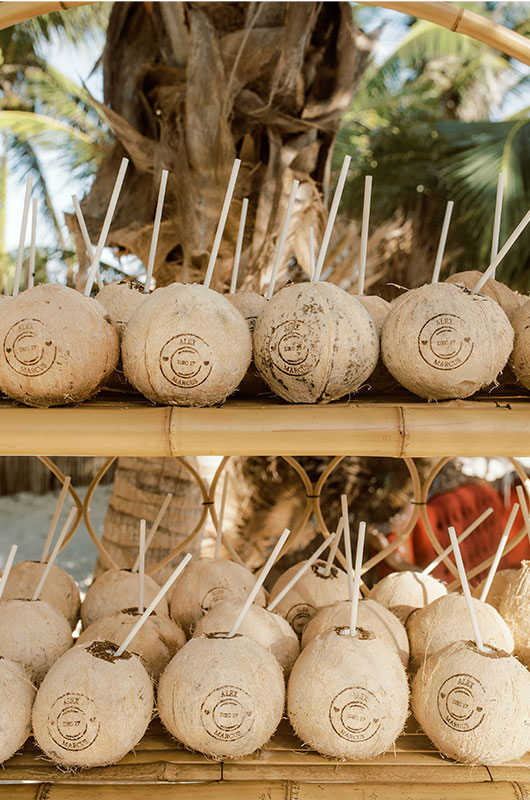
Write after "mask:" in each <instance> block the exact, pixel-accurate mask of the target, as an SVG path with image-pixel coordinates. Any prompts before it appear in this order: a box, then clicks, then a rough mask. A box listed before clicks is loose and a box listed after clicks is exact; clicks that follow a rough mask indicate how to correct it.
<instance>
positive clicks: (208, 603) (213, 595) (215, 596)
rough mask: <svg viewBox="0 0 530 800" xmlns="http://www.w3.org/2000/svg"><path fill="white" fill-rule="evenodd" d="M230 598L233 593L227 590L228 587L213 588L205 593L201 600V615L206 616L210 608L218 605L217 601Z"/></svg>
mask: <svg viewBox="0 0 530 800" xmlns="http://www.w3.org/2000/svg"><path fill="white" fill-rule="evenodd" d="M232 596H233V592H232V591H231V590H230V589H229V588H228V586H213V587H212V588H211V589H209V590H208V591H207V592H206V594H205V595H204V597H203V598H202V600H201V611H202V613H203V614H207V613H208V611H209V610H210V609H211V608H212V606H214V605H215V604H216V603H218V602H219V600H228V599H230V598H231V597H232Z"/></svg>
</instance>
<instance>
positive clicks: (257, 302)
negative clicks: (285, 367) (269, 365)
mask: <svg viewBox="0 0 530 800" xmlns="http://www.w3.org/2000/svg"><path fill="white" fill-rule="evenodd" d="M225 297H226V299H227V300H229V301H230V302H231V303H232V305H233V306H234V307H235V308H237V310H238V311H239V313H240V314H242V315H243V317H244V318H245V319H246V321H247V325H248V329H249V331H250V335H251V337H252V336H253V334H254V327H255V325H256V320H257V318H258V317H259V315H260V314H261V312H262V311H263V309H264V308H265V306H266V305H267V300H266V299H265V298H264V297H263V295H261V294H258V293H257V292H235V293H234V294H227V295H225ZM268 391H269V387H268V386H267V384H266V383H265V381H264V380H263V379H262V378H261V377H260V374H259V372H258V370H257V369H256V366H255V364H254V359H252V361H251V362H250V366H249V368H248V370H247V372H246V375H245V377H244V378H243V380H242V381H241V383H240V384H239V388H238V392H239V393H240V394H242V395H244V396H245V397H254V396H255V395H257V394H262V393H264V392H268Z"/></svg>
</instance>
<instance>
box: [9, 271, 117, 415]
mask: <svg viewBox="0 0 530 800" xmlns="http://www.w3.org/2000/svg"><path fill="white" fill-rule="evenodd" d="M0 342H1V343H2V347H1V348H0V389H1V390H2V391H3V392H4V393H5V394H7V395H8V396H9V397H12V398H14V399H15V400H19V401H20V402H21V403H25V404H26V405H29V406H42V407H45V408H46V407H48V406H55V405H64V404H65V403H81V402H82V401H83V400H86V399H87V398H89V397H92V395H94V394H96V392H97V391H98V390H99V389H100V388H101V387H102V386H103V385H104V384H105V382H106V381H107V378H108V377H109V376H110V375H111V373H112V372H113V370H114V368H115V367H116V364H117V363H118V357H119V353H120V345H119V336H118V332H117V330H116V328H115V327H114V325H113V324H112V321H111V319H110V317H109V315H108V314H107V312H106V310H105V309H104V308H103V306H102V305H101V304H100V303H98V302H97V300H93V299H92V298H90V297H84V296H83V295H82V294H81V293H80V292H76V291H75V290H74V289H69V288H68V287H67V286H60V285H59V284H55V283H44V284H40V285H39V286H35V287H34V288H32V289H27V290H26V291H25V292H22V293H21V294H19V295H17V297H13V298H12V299H11V302H10V303H8V304H6V305H5V306H4V309H3V311H2V315H1V318H0Z"/></svg>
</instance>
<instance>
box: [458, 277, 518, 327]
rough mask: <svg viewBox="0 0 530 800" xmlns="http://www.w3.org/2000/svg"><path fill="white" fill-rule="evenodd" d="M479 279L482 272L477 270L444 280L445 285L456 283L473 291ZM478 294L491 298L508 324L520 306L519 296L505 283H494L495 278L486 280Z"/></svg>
mask: <svg viewBox="0 0 530 800" xmlns="http://www.w3.org/2000/svg"><path fill="white" fill-rule="evenodd" d="M481 278H482V272H479V270H478V269H469V270H465V271H464V272H455V273H454V274H453V275H450V276H449V277H448V278H446V279H445V283H457V284H459V285H460V286H465V287H466V289H474V288H475V286H476V285H477V283H478V282H479V280H480V279H481ZM480 294H485V295H486V297H491V299H492V300H495V302H496V303H498V304H499V305H500V307H501V308H502V310H503V311H504V313H505V314H506V316H507V317H508V319H509V320H510V322H511V321H512V319H513V316H514V314H516V312H517V311H518V309H519V308H520V306H521V295H519V294H517V292H513V291H512V290H511V289H510V287H509V286H506V284H505V283H501V282H500V281H496V280H495V278H488V280H487V281H486V283H485V284H484V286H483V287H482V288H481V290H480Z"/></svg>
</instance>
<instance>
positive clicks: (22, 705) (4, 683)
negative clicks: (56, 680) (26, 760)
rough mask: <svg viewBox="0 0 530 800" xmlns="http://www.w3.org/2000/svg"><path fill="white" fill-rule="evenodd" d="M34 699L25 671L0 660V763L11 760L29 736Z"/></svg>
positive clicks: (27, 672) (33, 691)
mask: <svg viewBox="0 0 530 800" xmlns="http://www.w3.org/2000/svg"><path fill="white" fill-rule="evenodd" d="M34 700H35V688H34V686H33V684H32V683H31V675H30V674H29V671H28V670H27V669H26V668H25V667H23V666H22V665H21V664H17V663H16V662H14V661H10V660H9V659H7V658H2V657H0V731H1V733H0V764H3V763H4V761H7V759H8V758H11V756H13V755H14V754H15V753H16V752H17V750H18V749H19V748H20V747H22V745H23V744H24V742H25V741H26V739H27V738H28V736H29V735H30V733H31V710H32V708H33V701H34Z"/></svg>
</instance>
